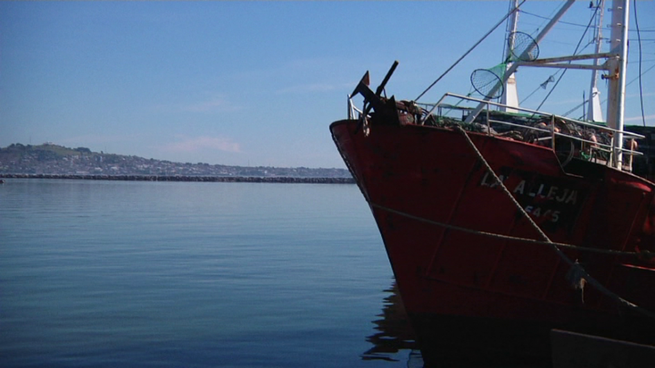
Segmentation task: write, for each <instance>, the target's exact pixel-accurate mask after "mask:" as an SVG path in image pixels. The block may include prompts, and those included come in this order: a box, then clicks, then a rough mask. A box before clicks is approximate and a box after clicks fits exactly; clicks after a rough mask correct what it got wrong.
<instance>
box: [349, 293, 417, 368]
mask: <svg viewBox="0 0 655 368" xmlns="http://www.w3.org/2000/svg"><path fill="white" fill-rule="evenodd" d="M384 292H385V293H388V295H387V296H386V297H385V298H384V301H383V303H384V306H383V308H382V313H381V314H379V315H378V317H381V318H380V319H377V320H375V321H373V324H375V330H376V331H377V332H376V333H374V334H373V335H371V336H368V337H367V338H366V341H368V342H370V343H371V344H373V347H372V348H370V349H369V350H367V351H366V352H364V353H363V354H362V359H363V360H386V361H398V360H399V359H402V358H403V357H401V356H400V354H401V353H402V352H403V351H406V350H409V360H410V363H412V362H414V363H415V364H414V363H412V364H409V365H408V366H412V367H422V366H423V361H422V358H421V353H420V351H419V350H418V346H417V344H416V338H415V335H414V330H413V329H412V325H411V322H410V321H409V319H408V317H407V313H406V312H405V306H404V305H403V301H402V299H401V298H400V294H399V292H398V286H397V285H396V282H395V281H394V282H393V283H392V284H391V286H390V287H389V288H388V289H386V290H384Z"/></svg>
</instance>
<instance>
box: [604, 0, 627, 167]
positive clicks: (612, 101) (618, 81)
mask: <svg viewBox="0 0 655 368" xmlns="http://www.w3.org/2000/svg"><path fill="white" fill-rule="evenodd" d="M628 15H629V1H628V0H623V1H614V2H613V3H612V24H611V28H612V33H611V36H610V37H611V42H610V53H611V54H614V56H613V57H611V58H610V59H609V60H607V66H608V68H607V70H608V72H609V75H607V76H603V78H604V79H607V80H608V81H609V87H608V102H607V125H608V126H609V127H610V128H613V129H616V130H618V131H619V132H618V133H617V134H616V136H615V137H614V142H613V144H614V155H613V157H612V163H611V164H612V166H613V167H614V168H616V169H618V170H621V169H622V168H623V152H622V151H621V150H622V149H623V123H624V120H623V114H624V112H625V84H626V70H627V62H628Z"/></svg>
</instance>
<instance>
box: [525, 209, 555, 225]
mask: <svg viewBox="0 0 655 368" xmlns="http://www.w3.org/2000/svg"><path fill="white" fill-rule="evenodd" d="M524 209H525V212H527V213H529V214H531V215H532V217H534V218H550V221H551V222H557V221H559V215H560V211H553V210H545V209H543V208H541V207H534V206H525V208H524Z"/></svg>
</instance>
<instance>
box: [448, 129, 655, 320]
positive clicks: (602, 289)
mask: <svg viewBox="0 0 655 368" xmlns="http://www.w3.org/2000/svg"><path fill="white" fill-rule="evenodd" d="M455 129H456V130H457V131H458V132H460V133H461V134H462V135H463V136H464V137H465V138H466V142H467V143H468V145H469V146H470V147H471V149H472V150H473V151H474V152H475V154H476V155H477V156H478V159H480V161H481V162H482V164H483V165H484V166H485V167H486V168H487V170H488V172H489V173H490V174H491V175H492V176H493V178H494V180H496V182H497V183H498V184H499V186H500V187H501V188H502V190H503V192H505V194H507V197H509V198H510V200H511V201H512V203H514V205H515V206H516V208H517V209H518V210H519V211H520V212H521V213H522V214H523V216H524V217H525V218H526V219H527V220H528V222H529V223H530V225H531V226H532V227H533V228H534V229H535V230H536V231H537V232H538V233H539V235H540V236H541V237H542V238H543V239H544V241H545V243H546V244H547V245H549V246H550V248H551V249H552V250H553V251H554V252H555V253H556V254H557V255H558V256H559V257H560V258H561V259H562V260H563V261H564V262H565V263H566V264H568V265H569V266H570V267H571V268H572V271H573V272H574V273H575V274H577V275H580V277H581V278H584V279H585V280H586V281H587V282H588V283H589V284H591V286H593V287H595V288H596V289H597V290H598V291H600V292H601V293H603V294H605V296H607V297H609V298H611V299H614V300H615V301H616V302H618V303H620V304H623V305H625V306H627V307H629V308H632V309H634V310H635V311H638V312H640V313H642V314H644V315H646V316H648V317H650V318H653V319H655V313H652V312H650V311H648V310H646V309H643V308H641V307H639V306H638V305H636V304H634V303H632V302H630V301H628V300H625V299H623V298H621V297H620V296H618V295H617V294H615V293H614V292H612V291H610V290H609V289H607V288H606V287H605V286H603V285H602V284H601V283H600V282H598V280H596V279H595V278H593V277H592V276H591V275H589V273H588V272H587V271H586V270H585V269H584V268H582V266H580V264H579V263H578V262H574V261H572V260H571V259H570V258H569V257H567V256H566V254H564V252H562V250H561V249H559V247H558V246H557V245H556V244H555V243H554V242H553V241H552V240H550V238H549V237H548V235H546V233H544V232H543V230H542V229H541V228H540V227H539V225H537V223H536V222H534V220H533V219H532V217H530V215H529V214H528V213H527V212H526V211H525V209H524V208H523V206H521V204H520V203H519V202H518V201H517V200H516V198H514V196H513V195H512V193H511V192H510V191H509V189H507V187H506V186H505V184H504V183H503V182H502V180H500V178H499V177H498V175H496V173H495V172H494V170H493V169H492V168H491V165H489V162H487V160H486V159H485V158H484V156H483V155H482V153H481V152H480V150H478V147H476V146H475V143H473V141H472V140H471V137H469V135H468V134H467V133H466V131H465V130H464V129H462V128H461V127H460V126H457V127H456V128H455Z"/></svg>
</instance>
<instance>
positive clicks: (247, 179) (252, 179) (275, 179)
mask: <svg viewBox="0 0 655 368" xmlns="http://www.w3.org/2000/svg"><path fill="white" fill-rule="evenodd" d="M0 178H4V179H74V180H123V181H189V182H227V183H230V182H233V183H299V184H302V183H308V184H354V183H355V180H354V179H353V178H312V177H280V176H270V177H268V176H264V177H258V176H187V175H171V176H168V175H167V176H161V175H87V174H2V175H0Z"/></svg>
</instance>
